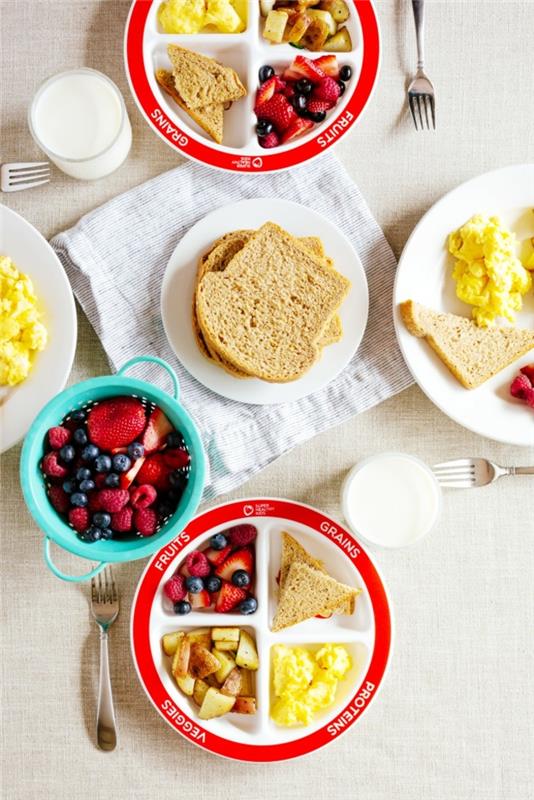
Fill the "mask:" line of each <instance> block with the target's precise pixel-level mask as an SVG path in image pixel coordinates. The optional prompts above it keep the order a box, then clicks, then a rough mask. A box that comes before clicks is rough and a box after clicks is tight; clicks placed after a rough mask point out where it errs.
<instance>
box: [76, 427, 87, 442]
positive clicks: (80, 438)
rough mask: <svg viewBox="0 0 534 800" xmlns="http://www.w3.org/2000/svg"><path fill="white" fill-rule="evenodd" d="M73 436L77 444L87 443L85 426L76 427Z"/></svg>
mask: <svg viewBox="0 0 534 800" xmlns="http://www.w3.org/2000/svg"><path fill="white" fill-rule="evenodd" d="M72 438H73V439H74V441H75V442H76V444H82V445H83V444H87V434H86V432H85V431H84V429H83V428H76V430H75V431H74V433H73V434H72Z"/></svg>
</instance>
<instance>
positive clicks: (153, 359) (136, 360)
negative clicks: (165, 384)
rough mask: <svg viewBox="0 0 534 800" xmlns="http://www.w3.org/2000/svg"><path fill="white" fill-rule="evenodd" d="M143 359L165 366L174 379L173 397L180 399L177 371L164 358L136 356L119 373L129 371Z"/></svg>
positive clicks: (172, 379)
mask: <svg viewBox="0 0 534 800" xmlns="http://www.w3.org/2000/svg"><path fill="white" fill-rule="evenodd" d="M143 361H146V362H149V363H152V364H159V366H160V367H163V369H164V370H166V371H167V372H168V374H169V377H170V379H171V381H172V388H173V390H174V391H173V395H172V396H173V397H174V399H175V400H178V398H179V397H180V387H179V385H178V378H177V377H176V373H175V371H174V370H173V368H172V367H171V366H170V364H167V362H166V361H164V360H163V359H162V358H158V357H157V356H135V357H134V358H131V359H130V360H129V361H127V362H126V364H123V365H122V367H121V368H120V370H119V371H118V372H117V375H123V374H124V373H125V372H127V371H128V370H129V369H130V368H131V367H133V366H135V365H136V364H141V363H142V362H143Z"/></svg>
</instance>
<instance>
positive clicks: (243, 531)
mask: <svg viewBox="0 0 534 800" xmlns="http://www.w3.org/2000/svg"><path fill="white" fill-rule="evenodd" d="M257 534H258V531H257V530H256V528H255V527H254V525H234V526H233V527H232V528H228V530H226V531H224V532H222V533H216V534H215V535H214V536H212V537H211V539H210V540H209V544H208V546H207V547H206V548H205V549H204V550H193V552H192V553H189V555H188V556H187V558H186V559H185V561H184V563H183V564H182V565H181V566H180V567H179V568H178V570H177V571H176V573H175V574H174V575H173V576H172V577H171V578H169V580H168V581H167V582H166V583H165V586H164V587H163V591H164V593H165V595H166V596H167V597H168V599H169V600H170V601H171V603H172V604H173V608H174V611H175V613H176V614H180V615H183V614H189V612H190V611H193V610H194V611H199V610H202V609H208V610H212V611H216V612H218V613H220V614H224V613H226V612H228V611H237V612H239V613H240V614H253V613H254V611H256V609H257V607H258V602H257V600H256V598H255V597H254V595H253V594H252V585H253V580H254V548H253V544H254V541H255V540H256V536H257Z"/></svg>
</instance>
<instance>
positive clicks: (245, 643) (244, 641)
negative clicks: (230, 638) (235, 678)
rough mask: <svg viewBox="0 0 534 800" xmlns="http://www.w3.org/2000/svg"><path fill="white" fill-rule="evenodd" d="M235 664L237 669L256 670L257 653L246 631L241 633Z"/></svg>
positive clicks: (257, 663) (257, 664)
mask: <svg viewBox="0 0 534 800" xmlns="http://www.w3.org/2000/svg"><path fill="white" fill-rule="evenodd" d="M235 663H236V664H237V666H238V667H244V668H245V669H253V670H256V669H258V666H259V659H258V651H257V650H256V645H255V644H254V640H253V638H252V636H250V634H248V633H247V632H246V631H241V636H240V638H239V647H238V648H237V655H236V657H235Z"/></svg>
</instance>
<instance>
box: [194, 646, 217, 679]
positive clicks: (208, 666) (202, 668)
mask: <svg viewBox="0 0 534 800" xmlns="http://www.w3.org/2000/svg"><path fill="white" fill-rule="evenodd" d="M219 667H220V664H219V660H218V658H217V657H216V656H214V655H213V653H210V651H209V650H208V648H207V647H204V646H203V645H201V644H199V643H198V642H193V644H192V645H191V656H190V659H189V672H190V673H191V675H192V676H193V678H200V679H202V678H205V677H206V676H207V675H211V674H212V673H213V672H217V670H218V669H219Z"/></svg>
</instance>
